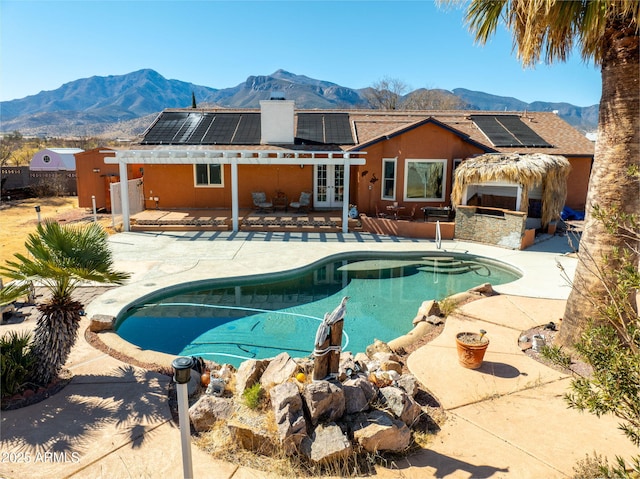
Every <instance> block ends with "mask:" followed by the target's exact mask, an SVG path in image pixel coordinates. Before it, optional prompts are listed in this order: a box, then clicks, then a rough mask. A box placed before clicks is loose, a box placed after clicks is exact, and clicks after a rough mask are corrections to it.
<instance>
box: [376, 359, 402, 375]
mask: <svg viewBox="0 0 640 479" xmlns="http://www.w3.org/2000/svg"><path fill="white" fill-rule="evenodd" d="M380 370H381V371H395V372H397V373H398V374H402V364H400V363H399V362H397V361H381V362H380Z"/></svg>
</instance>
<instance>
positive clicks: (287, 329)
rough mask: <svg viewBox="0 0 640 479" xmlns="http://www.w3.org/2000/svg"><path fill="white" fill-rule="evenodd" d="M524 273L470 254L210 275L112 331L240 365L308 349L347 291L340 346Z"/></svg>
mask: <svg viewBox="0 0 640 479" xmlns="http://www.w3.org/2000/svg"><path fill="white" fill-rule="evenodd" d="M519 277H520V274H519V273H518V272H516V271H514V270H513V269H510V268H508V267H507V266H505V265H503V264H501V263H497V262H494V261H490V260H488V259H486V258H480V257H474V256H470V255H437V254H434V253H423V254H413V255H407V254H403V255H401V256H400V255H397V254H394V255H388V254H387V255H380V254H378V255H374V254H366V255H363V254H351V255H349V256H341V257H340V259H337V260H336V259H335V257H334V258H333V259H329V260H325V261H323V262H322V263H318V264H315V265H312V266H310V267H308V268H304V269H299V270H296V271H292V272H288V273H278V274H272V275H268V276H260V277H256V278H248V279H247V278H238V279H234V278H230V279H224V280H222V281H221V280H215V281H214V280H212V281H210V282H207V283H205V284H203V283H198V284H197V285H196V286H193V285H188V286H184V287H177V288H175V289H173V290H172V291H171V292H169V293H167V292H165V293H164V294H162V295H157V296H155V297H150V298H149V297H148V298H145V300H144V302H141V303H140V304H137V305H135V306H133V307H131V308H129V309H128V311H127V312H126V313H125V314H124V315H122V317H120V318H119V319H118V322H117V324H116V330H117V332H118V334H119V335H120V336H121V337H122V338H124V339H125V340H127V341H129V342H131V343H133V344H136V345H138V346H140V347H141V348H143V349H151V350H154V351H161V352H164V353H168V354H175V355H181V356H182V355H185V356H192V355H193V356H202V357H204V358H206V359H211V360H213V361H216V362H218V363H230V364H233V365H234V366H238V365H239V364H240V363H241V362H242V361H244V360H245V359H249V358H257V359H260V358H268V357H273V356H275V355H277V354H279V353H281V352H283V351H286V352H288V353H289V354H290V355H291V356H294V357H304V356H308V355H309V354H311V352H312V351H313V347H314V340H315V334H316V330H317V328H318V325H319V324H320V321H321V320H322V318H323V317H324V314H325V313H327V312H331V311H332V310H333V309H334V308H335V307H336V306H337V305H338V304H339V303H340V301H341V299H342V298H343V297H344V296H349V298H350V299H349V301H348V302H347V312H346V315H345V319H344V336H343V349H344V350H345V351H351V352H353V353H354V354H355V353H357V352H360V351H364V350H365V348H366V347H367V346H368V345H369V344H371V343H372V342H373V341H374V339H380V340H382V341H389V340H391V339H393V338H396V337H398V336H401V335H403V334H405V333H407V332H408V331H409V330H410V329H411V328H412V320H413V318H414V317H415V315H416V313H417V311H418V308H419V307H420V305H421V304H422V302H423V301H425V300H429V299H442V298H445V297H446V296H449V295H451V294H454V293H457V292H460V291H466V290H467V289H469V288H472V287H474V286H477V285H479V284H482V283H486V282H488V283H491V284H492V285H494V286H495V285H497V284H503V283H507V282H510V281H514V280H515V279H517V278H519Z"/></svg>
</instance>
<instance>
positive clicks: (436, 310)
mask: <svg viewBox="0 0 640 479" xmlns="http://www.w3.org/2000/svg"><path fill="white" fill-rule="evenodd" d="M440 314H441V312H440V305H439V304H438V302H437V301H435V300H433V299H432V300H429V301H423V303H422V305H421V306H420V308H418V314H417V315H416V317H415V318H413V324H414V325H416V324H417V323H419V322H421V321H425V320H426V319H427V318H428V317H429V316H440Z"/></svg>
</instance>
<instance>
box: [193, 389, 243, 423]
mask: <svg viewBox="0 0 640 479" xmlns="http://www.w3.org/2000/svg"><path fill="white" fill-rule="evenodd" d="M232 413H233V400H232V399H227V398H217V397H213V396H208V395H203V396H201V397H200V399H198V401H197V402H196V403H195V404H194V405H193V406H191V407H190V408H189V419H190V420H191V424H193V428H194V429H195V430H196V431H197V432H202V431H208V430H209V429H211V427H212V426H213V425H214V424H215V423H216V421H219V420H226V419H229V418H230V417H231V415H232Z"/></svg>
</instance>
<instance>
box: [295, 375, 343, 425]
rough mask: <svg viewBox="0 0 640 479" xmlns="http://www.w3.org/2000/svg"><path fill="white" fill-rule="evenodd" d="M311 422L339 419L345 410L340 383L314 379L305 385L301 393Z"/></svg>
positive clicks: (314, 423)
mask: <svg viewBox="0 0 640 479" xmlns="http://www.w3.org/2000/svg"><path fill="white" fill-rule="evenodd" d="M302 396H303V398H304V402H305V404H306V406H307V410H308V411H309V416H310V419H311V424H313V425H314V426H315V425H317V424H318V423H320V422H331V421H335V420H337V419H339V418H340V417H341V416H342V415H343V414H344V410H345V398H344V391H343V389H342V385H341V384H340V383H337V382H333V381H314V382H312V383H309V384H307V385H305V388H304V391H303V393H302Z"/></svg>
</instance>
